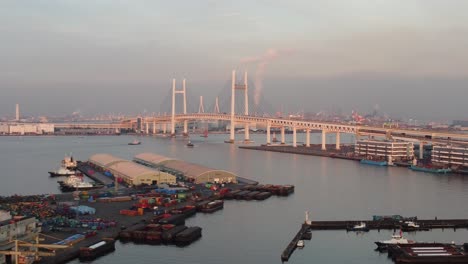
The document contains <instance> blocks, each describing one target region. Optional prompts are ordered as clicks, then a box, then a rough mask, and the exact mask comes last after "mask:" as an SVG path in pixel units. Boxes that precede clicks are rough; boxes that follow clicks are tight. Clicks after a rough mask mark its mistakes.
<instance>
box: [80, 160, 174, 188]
mask: <svg viewBox="0 0 468 264" xmlns="http://www.w3.org/2000/svg"><path fill="white" fill-rule="evenodd" d="M88 162H89V163H90V164H92V165H93V166H95V167H98V168H100V169H102V170H104V171H109V172H110V173H112V175H113V176H114V177H116V178H120V179H122V180H123V181H124V182H125V183H127V184H128V185H140V184H149V185H151V184H158V183H170V184H172V183H176V177H175V176H173V175H171V174H169V173H167V172H163V171H160V170H157V169H152V168H148V167H146V166H143V165H139V164H136V163H134V162H131V161H128V160H124V159H121V158H118V157H115V156H112V155H110V154H95V155H93V156H91V157H89V159H88Z"/></svg>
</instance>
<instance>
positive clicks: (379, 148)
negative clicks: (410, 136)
mask: <svg viewBox="0 0 468 264" xmlns="http://www.w3.org/2000/svg"><path fill="white" fill-rule="evenodd" d="M354 153H355V154H356V155H358V156H362V157H365V158H374V159H375V158H377V159H379V158H380V159H382V160H386V161H388V162H389V164H390V163H391V162H393V161H408V160H413V159H414V145H413V142H405V141H389V140H388V141H379V140H368V139H364V140H358V141H357V142H356V145H355V147H354Z"/></svg>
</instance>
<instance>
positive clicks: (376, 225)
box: [309, 219, 468, 231]
mask: <svg viewBox="0 0 468 264" xmlns="http://www.w3.org/2000/svg"><path fill="white" fill-rule="evenodd" d="M416 222H417V223H418V225H419V226H420V229H421V230H422V229H444V228H453V229H457V228H468V219H431V220H429V219H426V220H419V219H418V220H416ZM359 223H365V224H366V227H367V228H369V229H371V230H381V229H382V230H386V229H387V230H396V229H400V228H403V227H404V226H403V222H400V221H374V220H346V221H312V222H311V223H310V225H309V227H310V229H311V230H346V229H347V228H349V227H352V226H354V225H357V224H359ZM415 231H418V230H415Z"/></svg>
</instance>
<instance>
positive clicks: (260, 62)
mask: <svg viewBox="0 0 468 264" xmlns="http://www.w3.org/2000/svg"><path fill="white" fill-rule="evenodd" d="M291 52H292V50H291V49H275V48H269V49H268V50H267V51H266V52H265V53H264V54H262V55H260V56H254V57H245V58H242V59H241V63H244V64H250V63H256V64H257V65H256V69H255V80H254V83H255V91H254V103H255V105H256V106H258V104H259V102H260V95H261V94H262V91H263V78H264V76H265V71H266V68H267V66H268V64H270V63H271V62H272V61H274V60H275V59H277V58H278V57H280V56H283V55H288V54H290V53H291Z"/></svg>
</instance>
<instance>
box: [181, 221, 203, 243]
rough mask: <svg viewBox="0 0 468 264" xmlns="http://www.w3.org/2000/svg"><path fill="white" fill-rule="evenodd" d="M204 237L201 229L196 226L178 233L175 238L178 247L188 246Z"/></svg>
mask: <svg viewBox="0 0 468 264" xmlns="http://www.w3.org/2000/svg"><path fill="white" fill-rule="evenodd" d="M201 236H202V229H201V227H198V226H194V227H189V228H187V229H185V230H184V231H182V232H180V233H178V234H177V235H176V237H175V242H176V244H178V245H188V244H190V243H192V242H193V241H195V240H197V239H199V238H200V237H201Z"/></svg>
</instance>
